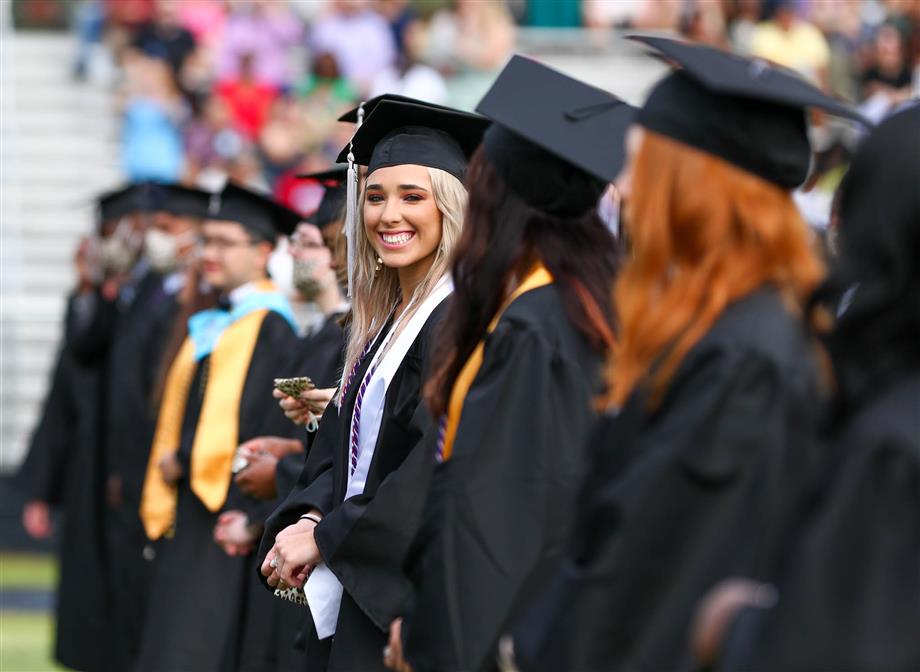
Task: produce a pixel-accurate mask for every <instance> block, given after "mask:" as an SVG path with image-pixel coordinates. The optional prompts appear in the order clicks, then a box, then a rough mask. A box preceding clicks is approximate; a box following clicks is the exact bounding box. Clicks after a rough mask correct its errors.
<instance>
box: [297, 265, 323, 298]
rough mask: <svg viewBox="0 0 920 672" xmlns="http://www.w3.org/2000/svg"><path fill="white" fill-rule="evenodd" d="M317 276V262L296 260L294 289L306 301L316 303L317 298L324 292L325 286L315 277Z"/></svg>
mask: <svg viewBox="0 0 920 672" xmlns="http://www.w3.org/2000/svg"><path fill="white" fill-rule="evenodd" d="M315 274H316V262H315V261H311V260H307V259H294V272H293V278H294V289H296V290H297V292H298V293H299V294H300V295H301V296H302V297H303V298H304V300H305V301H315V300H316V297H317V296H319V294H320V292H322V291H323V285H322V283H320V282H319V281H318V280H317V279H316V278H315V277H314V276H315Z"/></svg>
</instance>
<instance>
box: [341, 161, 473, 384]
mask: <svg viewBox="0 0 920 672" xmlns="http://www.w3.org/2000/svg"><path fill="white" fill-rule="evenodd" d="M427 170H428V177H429V178H430V179H431V193H432V196H433V197H434V202H435V205H436V206H437V208H438V210H439V211H440V213H441V240H440V242H439V243H438V248H437V250H436V252H435V258H434V263H433V264H432V265H431V269H430V270H429V271H428V274H427V275H426V276H425V278H424V280H422V282H420V283H419V285H418V287H416V288H415V291H414V292H413V294H412V300H411V301H410V303H409V305H408V306H406V308H405V312H404V313H403V316H402V319H401V320H400V329H402V327H403V326H404V325H405V324H406V323H407V322H408V321H409V320H410V319H411V317H412V315H413V314H414V313H415V312H416V311H417V310H418V308H419V306H420V305H421V303H422V302H423V301H424V300H425V298H426V297H427V296H428V294H430V293H431V291H432V290H433V289H434V287H435V285H437V284H438V282H439V281H440V280H441V278H442V277H444V275H445V274H446V273H447V272H448V270H449V266H450V257H451V252H452V251H453V249H454V246H455V245H456V243H457V241H458V240H459V239H460V231H461V228H462V226H463V218H464V216H465V214H466V203H467V193H466V188H465V187H464V186H463V183H462V182H460V180H459V179H457V178H456V177H454V176H453V175H451V174H450V173H448V172H445V171H443V170H440V169H438V168H428V169H427ZM365 197H366V193H365V192H364V191H363V190H362V192H361V199H360V203H361V204H362V205H363V203H364V199H365ZM358 212H359V221H358V226H357V236H356V246H357V248H358V249H357V253H356V255H355V272H354V284H355V286H354V288H353V289H352V299H351V300H352V303H351V321H350V324H349V331H348V343H347V345H346V347H345V366H344V369H343V370H342V384H341V385H340V386H339V400H340V401H341V394H342V392H343V390H344V388H345V385H346V384H347V383H348V381H347V378H348V376H349V375H350V374H351V372H352V370H353V369H354V368H355V365H356V364H357V363H358V360H359V359H360V357H361V354H362V352H363V351H364V348H365V347H366V345H367V344H368V343H369V342H372V341H373V340H374V339H375V338H376V337H377V335H378V334H379V333H380V330H381V329H383V327H384V326H385V325H386V322H387V318H388V317H389V315H390V313H391V312H392V310H393V307H394V306H395V305H396V303H397V302H398V301H399V299H400V297H401V296H402V291H401V289H400V286H399V275H398V273H397V270H396V269H395V268H388V267H386V266H384V267H383V268H381V269H380V271H379V272H376V271H375V270H374V269H375V268H376V266H377V251H376V250H375V249H374V247H373V245H371V241H370V240H369V239H368V237H367V232H366V231H365V229H364V209H363V207H362V208H359V210H358ZM396 335H398V334H396ZM390 342H391V343H392V340H391V341H390Z"/></svg>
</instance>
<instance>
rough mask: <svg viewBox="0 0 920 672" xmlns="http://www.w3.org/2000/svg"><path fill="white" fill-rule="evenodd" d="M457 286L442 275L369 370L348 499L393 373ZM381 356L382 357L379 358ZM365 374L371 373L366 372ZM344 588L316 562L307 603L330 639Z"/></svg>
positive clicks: (321, 633)
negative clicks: (355, 464) (370, 373)
mask: <svg viewBox="0 0 920 672" xmlns="http://www.w3.org/2000/svg"><path fill="white" fill-rule="evenodd" d="M453 289H454V285H453V281H452V280H451V278H450V276H449V275H445V276H444V277H443V278H441V280H440V281H439V282H438V284H437V285H435V288H434V289H433V290H432V291H431V293H430V294H429V295H428V296H427V297H426V298H425V300H424V301H422V304H421V305H420V306H419V308H418V310H417V311H416V312H415V314H414V315H413V316H412V318H411V319H410V320H409V322H408V323H406V326H405V328H404V329H403V330H402V332H401V333H400V334H399V335H398V336H396V337H395V338H396V340H395V341H393V344H392V346H391V347H390V348H389V350H387V345H388V341H389V340H390V338H391V337H392V335H393V334H394V333H395V332H396V330H397V329H398V328H399V325H400V323H399V321H397V322H396V323H395V324H393V326H392V327H390V331H389V333H388V334H387V336H386V338H385V339H384V341H383V343H382V344H381V346H380V347H379V348H378V349H377V352H376V353H375V354H374V359H373V360H372V361H371V363H370V365H369V366H368V367H367V369H366V371H370V370H371V369H373V367H374V366H375V365H376V366H377V369H376V371H374V374H373V375H372V376H371V379H370V381H369V382H368V384H367V389H366V390H365V392H364V401H363V402H362V404H361V418H360V424H359V426H358V465H357V467H355V471H354V473H353V474H351V475H350V476H349V478H348V487H347V489H346V491H345V499H349V498H350V497H354V496H356V495H361V494H363V493H364V486H365V485H366V483H367V476H368V473H369V471H370V467H371V462H372V460H373V458H374V450H375V449H376V446H377V437H378V436H379V434H380V423H381V422H382V420H383V409H384V403H385V401H386V394H387V389H388V388H389V386H390V381H391V380H393V376H394V375H396V371H397V370H398V369H399V367H400V365H401V364H402V361H403V358H404V357H405V356H406V353H407V352H408V351H409V348H410V347H412V344H413V343H415V339H416V338H417V337H418V335H419V332H421V330H422V327H424V326H425V323H426V322H427V321H428V318H429V317H430V316H431V313H432V312H433V311H434V309H435V308H437V307H438V305H439V304H440V303H441V301H443V300H444V299H445V298H447V296H448V295H449V294H450V293H451V292H452V291H453ZM384 350H386V352H384ZM381 357H382V359H381ZM378 359H379V360H380V361H379V362H378ZM365 375H367V374H366V373H365ZM361 382H362V381H358V380H354V381H352V384H354V385H360V384H361ZM348 427H349V440H350V435H351V423H349V425H348ZM349 450H350V448H349ZM346 462H347V463H348V464H350V457H349V458H348V459H346ZM346 468H347V469H348V470H349V471H350V467H348V466H346ZM346 473H347V472H346ZM342 590H343V589H342V584H341V583H340V582H339V580H338V579H337V578H336V576H335V574H333V573H332V570H330V569H329V568H328V567H327V566H326V564H325V563H320V564H319V565H317V566H316V568H315V569H314V570H313V572H312V573H311V574H310V578H309V579H308V580H307V583H306V585H305V586H304V593H305V594H306V596H307V604H309V606H310V613H311V614H312V615H313V623H314V625H315V626H316V635H317V637H319V639H326V638H327V637H331V636H332V635H334V634H335V626H336V622H337V621H338V618H339V607H340V605H341V604H342Z"/></svg>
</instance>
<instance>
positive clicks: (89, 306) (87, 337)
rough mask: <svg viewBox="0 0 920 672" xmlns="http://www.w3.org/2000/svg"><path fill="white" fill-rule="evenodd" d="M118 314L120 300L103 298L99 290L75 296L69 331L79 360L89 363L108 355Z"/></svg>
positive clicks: (75, 355) (67, 329)
mask: <svg viewBox="0 0 920 672" xmlns="http://www.w3.org/2000/svg"><path fill="white" fill-rule="evenodd" d="M117 314H118V302H117V301H116V300H108V299H105V298H103V296H102V293H101V291H100V290H99V289H96V290H94V291H93V292H92V293H89V294H78V295H74V296H73V297H72V298H71V300H70V305H69V309H68V314H67V323H66V331H65V333H66V338H67V345H68V347H69V348H70V350H71V352H72V353H73V355H74V357H76V358H77V360H78V361H80V362H81V363H84V364H88V363H92V362H94V361H96V360H98V359H99V358H101V357H104V356H105V354H106V353H107V352H108V350H109V347H110V346H111V344H112V339H113V337H114V333H115V320H116V316H117Z"/></svg>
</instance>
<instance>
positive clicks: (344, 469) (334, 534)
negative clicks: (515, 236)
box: [258, 299, 449, 672]
mask: <svg viewBox="0 0 920 672" xmlns="http://www.w3.org/2000/svg"><path fill="white" fill-rule="evenodd" d="M447 300H449V299H445V300H444V301H442V302H441V304H440V305H439V306H438V307H437V308H435V310H434V311H433V312H432V313H431V315H430V316H429V318H428V320H427V321H426V322H425V325H424V326H423V327H422V329H421V331H420V332H419V334H418V336H417V337H416V339H415V341H414V342H413V343H412V345H411V346H410V347H409V350H408V351H407V352H406V355H405V357H404V358H403V360H402V363H401V364H400V366H399V368H398V369H397V370H396V372H395V374H394V376H393V379H392V380H391V381H390V385H389V387H388V389H387V394H386V399H385V400H384V408H383V418H382V420H381V424H380V433H379V435H378V437H377V444H376V448H375V451H374V456H373V460H372V461H371V465H370V469H369V472H368V476H367V483H366V485H365V489H364V493H363V494H362V495H358V496H355V497H351V498H349V499H348V500H345V501H344V502H343V499H344V497H345V492H346V489H347V474H348V464H349V450H350V448H349V446H350V440H349V433H350V428H351V417H352V412H353V410H354V404H355V397H356V394H357V389H358V387H359V383H360V381H361V380H362V379H363V377H364V375H365V373H366V370H367V367H368V366H369V365H370V362H371V360H372V359H373V355H374V352H375V351H376V347H379V345H380V340H382V339H378V343H377V345H376V346H375V347H374V348H372V349H371V352H370V353H369V354H368V355H367V356H366V357H365V358H364V360H363V361H362V363H361V366H359V367H358V370H357V372H356V373H355V375H354V378H353V379H352V385H351V387H350V388H349V390H348V393H347V395H346V397H345V399H344V401H343V405H342V409H341V412H339V410H338V409H337V408H336V406H335V405H334V404H330V405H329V406H328V407H327V409H326V412H325V414H324V415H323V418H322V420H321V421H320V427H319V431H318V432H317V436H316V439H315V440H314V442H313V446H312V448H311V449H310V454H309V457H308V458H307V462H306V464H305V465H304V469H303V472H302V473H301V476H300V479H299V481H298V485H297V487H296V488H295V489H294V490H293V491H292V492H291V493H290V495H289V496H288V497H287V499H286V500H285V501H284V503H283V504H282V505H281V506H280V507H278V509H277V510H276V511H275V512H274V513H273V514H272V515H271V517H270V518H269V519H268V520H267V521H266V525H265V533H264V535H263V537H262V544H261V547H260V548H259V554H258V555H259V561H260V562H261V561H263V560H264V558H265V556H266V555H267V554H268V551H269V550H270V549H271V547H272V545H273V543H274V539H275V536H276V535H277V534H278V533H279V532H280V531H281V530H283V529H284V528H285V527H287V526H289V525H292V524H294V523H296V522H297V520H298V518H299V517H300V516H301V515H302V514H304V513H306V512H307V511H308V510H310V509H312V508H317V509H319V510H320V511H322V512H323V514H324V518H323V521H322V522H321V523H320V524H319V525H317V526H316V531H315V539H316V543H317V546H318V547H319V550H320V553H321V555H322V557H323V560H324V561H325V563H326V565H327V566H328V567H329V569H330V570H332V572H333V573H334V574H335V575H336V577H337V578H338V579H339V581H341V582H342V585H343V587H344V593H343V595H342V603H341V608H340V610H339V618H338V622H337V624H336V634H335V635H334V636H333V637H332V638H330V639H326V640H323V641H322V642H321V641H319V640H318V639H317V637H316V632H315V629H314V628H313V623H312V619H311V618H310V616H309V614H308V615H307V624H308V628H309V631H308V633H307V635H306V640H307V641H306V654H307V660H306V663H307V666H306V669H307V670H309V671H310V672H314V671H316V670H335V671H348V672H372V671H373V670H383V669H385V668H384V667H383V656H382V651H383V647H384V646H385V645H386V640H387V630H388V628H389V624H390V622H391V621H392V619H393V618H395V617H396V616H397V615H399V613H400V612H401V611H402V608H403V605H404V603H405V599H406V595H407V593H408V585H407V584H406V581H405V578H404V577H403V576H402V572H401V566H402V563H403V561H404V559H405V555H406V553H407V552H408V548H409V544H410V543H411V540H412V537H413V536H414V533H415V527H414V526H413V525H411V524H410V523H409V521H407V520H406V519H405V518H404V516H403V514H404V512H406V511H410V512H411V511H414V510H417V509H418V508H419V507H420V506H421V505H422V504H421V503H420V501H419V500H421V501H423V498H424V496H425V492H424V490H423V489H422V488H421V487H417V484H418V483H422V482H427V480H428V478H429V474H430V471H431V470H432V468H433V467H434V463H435V455H434V449H433V447H432V445H431V443H430V442H428V441H426V440H425V437H431V436H433V435H434V434H436V432H437V427H436V425H435V423H434V422H433V421H432V419H431V415H430V413H429V412H428V409H427V407H426V405H425V404H424V401H423V399H422V386H423V384H424V381H425V380H426V377H427V367H428V356H429V352H430V348H431V344H432V339H433V335H434V332H435V330H436V328H437V325H438V323H439V322H440V320H441V319H442V317H443V314H444V311H445V309H446V306H447V303H446V302H447ZM355 381H358V383H356V382H355ZM260 576H261V575H260ZM262 580H263V581H264V578H263V579H262ZM303 609H304V610H305V611H307V612H309V609H308V608H307V607H303Z"/></svg>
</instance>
